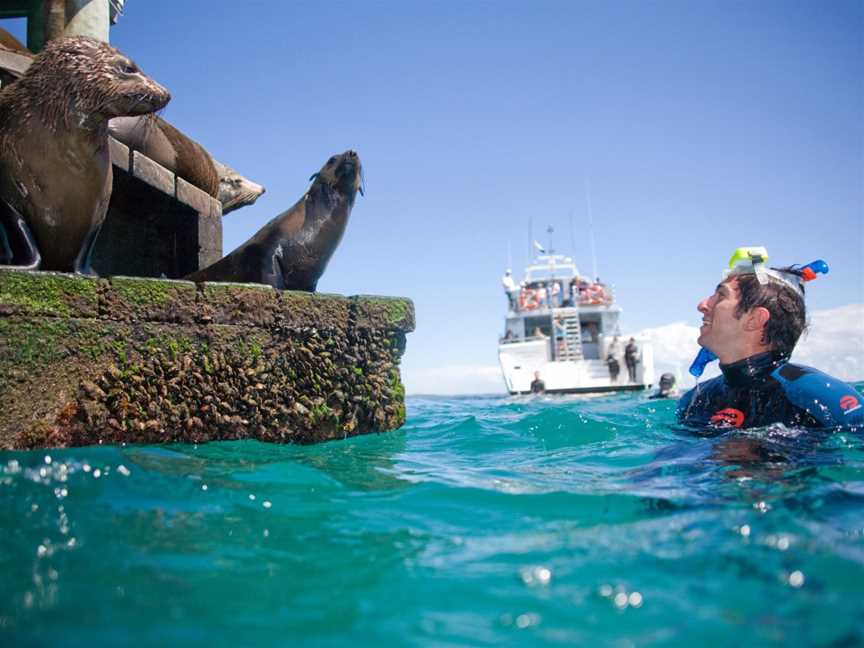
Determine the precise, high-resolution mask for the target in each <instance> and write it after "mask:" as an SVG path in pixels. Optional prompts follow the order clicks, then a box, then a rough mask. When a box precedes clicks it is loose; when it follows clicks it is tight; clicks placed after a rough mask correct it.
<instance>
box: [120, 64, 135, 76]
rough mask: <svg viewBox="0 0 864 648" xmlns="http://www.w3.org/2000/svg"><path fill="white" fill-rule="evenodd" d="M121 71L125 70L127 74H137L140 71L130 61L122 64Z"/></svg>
mask: <svg viewBox="0 0 864 648" xmlns="http://www.w3.org/2000/svg"><path fill="white" fill-rule="evenodd" d="M120 69H121V70H123V72H125V73H126V74H135V73H136V72H137V71H138V68H137V67H135V64H134V63H131V62H130V61H126V62H125V63H121V64H120Z"/></svg>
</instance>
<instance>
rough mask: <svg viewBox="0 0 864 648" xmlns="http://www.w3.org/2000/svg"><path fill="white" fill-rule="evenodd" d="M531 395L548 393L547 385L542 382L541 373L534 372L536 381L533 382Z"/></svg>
mask: <svg viewBox="0 0 864 648" xmlns="http://www.w3.org/2000/svg"><path fill="white" fill-rule="evenodd" d="M531 393H532V394H545V393H546V383H544V382H543V381H542V380H540V372H539V371H535V372H534V380H532V381H531Z"/></svg>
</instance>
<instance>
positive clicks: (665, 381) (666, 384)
mask: <svg viewBox="0 0 864 648" xmlns="http://www.w3.org/2000/svg"><path fill="white" fill-rule="evenodd" d="M659 387H660V388H659V389H658V390H657V392H656V393H654V394H651V395H650V396H649V397H648V398H677V397H678V390H677V389H675V376H674V374H671V373H664V374H663V375H662V376H660V385H659Z"/></svg>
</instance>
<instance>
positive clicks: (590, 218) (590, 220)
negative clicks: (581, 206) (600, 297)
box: [585, 178, 597, 281]
mask: <svg viewBox="0 0 864 648" xmlns="http://www.w3.org/2000/svg"><path fill="white" fill-rule="evenodd" d="M585 200H586V201H587V202H588V235H589V238H590V239H591V273H592V276H593V278H594V281H597V251H596V250H595V249H594V210H593V209H592V208H591V181H590V180H589V179H588V178H585Z"/></svg>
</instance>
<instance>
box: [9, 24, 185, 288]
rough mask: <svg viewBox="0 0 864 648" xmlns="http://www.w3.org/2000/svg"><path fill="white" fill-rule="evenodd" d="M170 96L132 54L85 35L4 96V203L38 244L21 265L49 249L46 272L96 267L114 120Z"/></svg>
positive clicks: (53, 48) (63, 45) (40, 60)
mask: <svg viewBox="0 0 864 648" xmlns="http://www.w3.org/2000/svg"><path fill="white" fill-rule="evenodd" d="M170 98H171V95H170V94H169V93H168V91H167V90H166V89H165V88H163V87H162V86H161V85H159V84H158V83H156V82H155V81H153V80H152V79H150V78H149V77H147V76H146V75H145V74H144V73H142V72H141V71H140V70H139V69H138V67H137V66H136V65H135V64H134V63H133V62H132V61H131V60H130V59H129V58H127V57H126V56H124V55H123V54H121V53H120V52H118V51H117V50H116V49H114V48H113V47H111V46H110V45H108V44H106V43H103V42H101V41H98V40H95V39H93V38H88V37H86V36H72V37H67V38H59V39H55V40H53V41H50V42H49V43H48V44H47V45H46V46H45V49H43V50H42V52H40V53H39V54H38V55H37V56H36V58H34V59H33V63H32V64H31V65H30V67H29V68H28V70H27V72H26V73H25V74H24V76H22V77H21V79H20V80H18V81H16V82H15V83H13V84H12V85H11V86H9V87H8V88H5V89H4V90H3V91H2V92H0V199H2V200H3V201H5V202H6V203H7V205H8V206H9V207H10V208H11V210H12V211H13V212H14V213H17V214H20V216H21V218H22V219H23V224H24V226H25V228H26V229H28V230H29V232H30V233H31V234H32V240H33V241H34V242H35V246H36V248H37V249H31V250H30V251H29V254H27V255H26V256H25V257H24V258H23V259H22V260H21V261H19V260H16V261H15V263H16V264H20V263H22V262H23V264H25V265H26V264H28V263H31V262H32V259H33V258H34V256H35V255H37V254H38V253H41V256H42V263H41V266H40V267H41V269H43V270H59V271H66V272H68V271H70V270H71V271H74V272H88V271H89V268H88V259H89V255H90V251H91V249H92V247H93V242H94V241H95V239H96V235H97V234H98V232H99V228H100V227H101V225H102V222H103V221H104V219H105V212H106V211H107V209H108V201H109V199H110V197H111V188H112V179H113V176H112V171H111V160H110V156H109V152H108V120H109V119H110V118H112V117H118V116H121V115H140V114H144V113H148V112H152V111H154V110H158V109H159V108H162V107H163V106H164V105H165V104H166V103H168V101H169V100H170ZM7 224H8V220H7ZM8 232H9V230H8V229H7V234H8ZM31 247H32V246H31Z"/></svg>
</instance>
